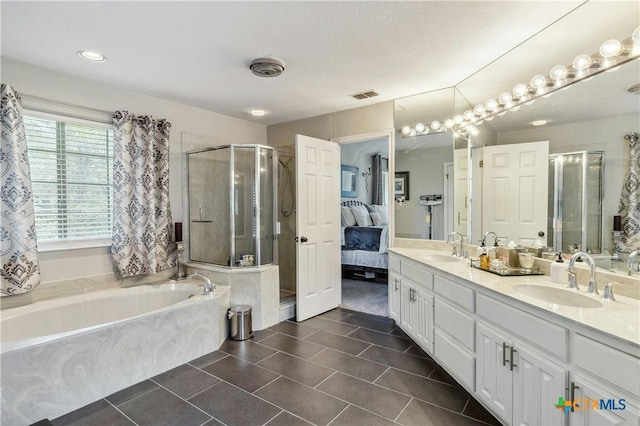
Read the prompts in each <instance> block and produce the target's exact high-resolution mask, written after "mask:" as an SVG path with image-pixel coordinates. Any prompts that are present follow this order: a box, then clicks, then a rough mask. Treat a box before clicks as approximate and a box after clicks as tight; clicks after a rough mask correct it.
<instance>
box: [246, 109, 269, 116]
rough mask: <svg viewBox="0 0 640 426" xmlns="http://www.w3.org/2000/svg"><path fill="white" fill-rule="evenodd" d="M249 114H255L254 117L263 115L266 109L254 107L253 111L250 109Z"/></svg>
mask: <svg viewBox="0 0 640 426" xmlns="http://www.w3.org/2000/svg"><path fill="white" fill-rule="evenodd" d="M249 114H251V115H253V116H254V117H262V116H264V115H265V114H266V111H265V110H263V109H252V110H251V111H249Z"/></svg>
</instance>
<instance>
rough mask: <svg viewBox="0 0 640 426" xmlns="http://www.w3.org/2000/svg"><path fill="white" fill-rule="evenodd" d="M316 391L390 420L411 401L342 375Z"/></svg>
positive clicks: (326, 381)
mask: <svg viewBox="0 0 640 426" xmlns="http://www.w3.org/2000/svg"><path fill="white" fill-rule="evenodd" d="M316 389H318V390H321V391H323V392H326V393H328V394H329V395H333V396H335V397H337V398H340V399H343V400H345V401H349V402H350V403H352V404H354V405H357V406H359V407H362V408H364V409H366V410H369V411H371V412H373V413H376V414H378V415H380V416H383V417H386V418H388V419H395V418H396V417H397V416H398V414H400V412H401V411H402V409H403V408H404V407H405V406H406V405H407V403H408V402H409V401H410V400H411V398H410V397H408V396H406V395H402V394H400V393H398V392H395V391H393V390H390V389H385V388H383V387H381V386H377V385H374V384H372V383H369V382H365V381H364V380H360V379H356V378H354V377H350V376H346V375H344V374H342V373H336V374H334V375H333V376H331V377H329V378H328V379H327V380H325V381H324V382H322V383H321V384H320V385H319V386H318V387H317V388H316Z"/></svg>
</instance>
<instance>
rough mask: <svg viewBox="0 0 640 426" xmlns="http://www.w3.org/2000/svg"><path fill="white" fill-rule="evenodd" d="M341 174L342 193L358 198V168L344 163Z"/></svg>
mask: <svg viewBox="0 0 640 426" xmlns="http://www.w3.org/2000/svg"><path fill="white" fill-rule="evenodd" d="M340 176H341V179H340V181H341V191H340V195H341V196H342V197H347V198H358V168H357V167H356V166H347V165H345V164H342V165H341V175H340Z"/></svg>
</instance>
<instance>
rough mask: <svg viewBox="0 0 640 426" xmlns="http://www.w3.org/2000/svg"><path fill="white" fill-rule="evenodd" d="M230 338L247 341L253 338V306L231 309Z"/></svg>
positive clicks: (228, 314)
mask: <svg viewBox="0 0 640 426" xmlns="http://www.w3.org/2000/svg"><path fill="white" fill-rule="evenodd" d="M227 316H228V317H229V337H231V338H232V339H233V340H247V339H248V338H250V337H253V330H252V328H251V306H249V305H237V306H232V307H231V308H229V311H228V312H227Z"/></svg>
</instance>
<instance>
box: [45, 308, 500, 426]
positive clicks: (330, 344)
mask: <svg viewBox="0 0 640 426" xmlns="http://www.w3.org/2000/svg"><path fill="white" fill-rule="evenodd" d="M487 423H488V424H494V425H495V424H500V423H499V422H498V421H497V420H496V419H495V418H493V417H492V416H491V415H490V414H489V413H488V412H487V411H486V410H485V409H484V408H483V407H482V406H481V405H480V404H479V403H477V402H476V401H475V400H474V399H473V398H472V397H470V395H469V394H468V393H467V392H466V391H465V390H464V389H462V388H461V387H460V386H459V385H457V384H456V383H455V381H454V380H453V379H452V378H451V377H450V376H449V375H447V373H445V372H444V371H443V370H442V368H440V367H439V366H438V365H437V364H436V363H435V362H434V361H433V360H432V359H431V358H429V356H428V355H427V354H426V353H424V352H423V351H422V350H421V349H420V348H419V347H417V346H416V345H415V344H413V342H412V341H411V340H410V339H408V338H407V337H406V335H405V334H404V333H403V332H402V331H401V330H400V329H399V328H397V327H396V326H395V323H394V322H393V321H392V320H389V319H387V318H384V317H378V316H373V315H369V314H364V313H359V312H354V311H349V310H345V309H340V308H338V309H335V310H333V311H330V312H327V313H325V314H323V315H320V316H317V317H315V318H312V319H309V320H307V321H304V322H303V323H295V322H289V321H287V322H283V323H280V324H278V325H275V326H273V327H271V328H269V329H267V330H263V331H260V332H257V333H256V336H255V338H253V339H251V340H247V341H244V342H237V341H231V340H228V341H226V342H225V343H224V344H223V345H222V347H221V348H220V350H218V351H215V352H212V353H210V354H208V355H205V356H203V357H201V358H198V359H195V360H193V361H191V362H189V363H187V364H184V365H182V366H180V367H178V368H175V369H173V370H171V371H168V372H166V373H163V374H160V375H158V376H156V377H153V378H152V379H150V380H145V381H143V382H141V383H138V384H136V385H134V386H132V387H130V388H127V389H124V390H122V391H120V392H118V393H115V394H113V395H111V396H109V397H107V398H105V399H102V400H100V401H97V402H95V403H93V404H89V405H87V406H86V407H83V408H81V409H79V410H77V411H74V412H72V413H69V414H67V415H64V416H62V417H59V418H57V419H55V420H53V424H54V425H56V426H58V425H154V426H157V425H179V426H187V425H205V424H206V425H208V426H209V425H220V424H225V425H242V426H249V425H268V426H277V425H309V424H316V425H332V426H338V425H367V426H374V425H394V424H403V425H421V426H422V425H483V424H487Z"/></svg>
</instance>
